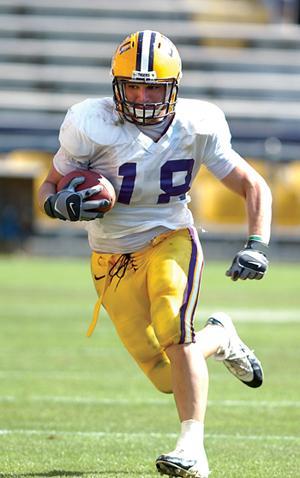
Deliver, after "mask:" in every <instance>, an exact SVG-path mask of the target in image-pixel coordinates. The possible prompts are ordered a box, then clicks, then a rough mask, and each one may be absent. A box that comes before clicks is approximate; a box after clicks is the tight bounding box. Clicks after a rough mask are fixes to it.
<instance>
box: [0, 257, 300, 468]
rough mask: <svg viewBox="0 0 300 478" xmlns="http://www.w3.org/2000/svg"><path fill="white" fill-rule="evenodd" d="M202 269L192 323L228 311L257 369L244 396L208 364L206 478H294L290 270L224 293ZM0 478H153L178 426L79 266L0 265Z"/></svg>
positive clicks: (295, 343) (298, 386) (295, 357)
mask: <svg viewBox="0 0 300 478" xmlns="http://www.w3.org/2000/svg"><path fill="white" fill-rule="evenodd" d="M226 265H227V264H215V263H208V264H207V266H206V270H205V273H204V278H203V285H202V293H201V299H200V303H199V310H198V316H197V326H198V328H200V327H201V324H203V322H204V320H205V318H206V317H207V314H208V313H209V312H212V311H214V310H225V311H227V312H230V313H231V314H232V316H233V318H234V319H235V321H236V325H237V328H238V331H239V333H240V335H241V336H242V337H243V338H244V340H245V341H246V342H247V343H248V344H249V345H250V346H251V347H253V348H255V350H256V353H257V355H258V356H259V357H260V358H261V360H262V362H263V364H264V369H265V384H264V386H263V387H262V388H261V389H258V390H253V389H250V388H248V387H245V386H244V385H242V384H241V383H240V382H238V381H237V380H236V379H235V378H234V377H232V375H231V374H230V373H229V372H228V371H227V370H226V369H225V367H224V366H223V365H222V364H221V363H216V362H214V361H213V360H211V361H209V370H210V377H211V379H210V393H209V407H208V412H207V422H206V449H207V453H208V456H209V462H210V466H211V469H212V474H211V477H212V478H225V477H226V478H241V477H243V478H275V477H278V478H296V477H300V453H299V450H300V397H299V394H300V383H299V363H300V349H299V337H300V285H299V284H300V265H283V264H281V265H280V264H278V265H272V266H271V268H270V271H269V273H268V275H267V276H266V278H265V279H263V281H261V282H258V281H253V282H250V281H248V282H240V283H233V282H232V281H230V280H229V279H228V278H226V277H225V276H224V271H225V269H226ZM0 271H1V273H0V304H1V307H0V323H1V334H0V358H1V362H0V363H1V365H0V378H1V382H0V383H1V389H0V407H1V414H0V420H1V425H0V478H13V477H16V478H18V477H82V478H89V477H99V478H100V477H107V478H113V477H128V478H129V477H141V478H143V477H144V478H146V477H147V478H148V477H149V478H150V477H153V478H154V477H155V476H159V475H158V474H157V473H156V471H155V467H154V461H155V458H156V456H157V455H158V454H160V453H162V452H166V451H169V450H170V449H172V447H173V445H174V443H175V440H176V436H177V433H178V431H179V425H178V421H177V415H176V411H175V406H174V404H173V399H172V396H165V395H163V394H160V393H159V392H157V391H156V390H155V389H153V388H152V386H151V384H150V383H148V381H147V379H146V378H145V377H144V376H143V375H142V374H141V372H140V371H139V369H138V368H137V366H136V365H135V363H133V362H132V360H131V359H130V358H129V356H128V355H127V352H126V351H125V350H124V349H123V348H122V346H121V344H120V343H119V340H118V338H117V337H116V335H115V332H114V330H113V329H112V327H111V325H110V322H109V320H108V318H107V317H106V316H105V314H104V313H103V311H102V314H101V318H100V320H99V323H98V326H97V328H96V331H95V332H94V335H93V336H92V337H91V338H89V339H88V338H86V337H85V332H86V329H87V326H88V324H89V321H90V319H91V315H92V310H93V304H94V301H95V299H96V295H95V292H94V290H93V286H92V283H91V279H90V276H89V263H88V260H83V259H82V260H70V261H67V260H61V259H32V258H26V257H7V258H6V257H2V258H0Z"/></svg>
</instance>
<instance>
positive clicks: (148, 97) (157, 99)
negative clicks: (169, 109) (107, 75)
mask: <svg viewBox="0 0 300 478" xmlns="http://www.w3.org/2000/svg"><path fill="white" fill-rule="evenodd" d="M125 95H126V98H127V100H128V101H130V102H131V103H138V104H140V105H141V106H142V105H144V104H145V103H161V102H162V101H163V100H164V98H165V86H164V85H145V84H139V83H127V84H126V85H125Z"/></svg>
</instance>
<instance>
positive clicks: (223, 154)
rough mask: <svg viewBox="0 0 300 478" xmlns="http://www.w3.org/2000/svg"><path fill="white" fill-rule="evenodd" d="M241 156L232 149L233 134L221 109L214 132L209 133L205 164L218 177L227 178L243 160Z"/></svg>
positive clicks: (215, 122)
mask: <svg viewBox="0 0 300 478" xmlns="http://www.w3.org/2000/svg"><path fill="white" fill-rule="evenodd" d="M241 159H242V158H241V156H240V155H239V154H238V153H237V152H236V151H234V149H232V145H231V134H230V131H229V127H228V124H227V121H226V119H225V116H224V114H223V112H222V111H221V110H219V114H218V117H217V118H216V120H215V121H214V127H213V131H212V133H211V134H210V135H209V137H208V140H207V144H206V148H205V152H204V164H205V166H206V167H207V168H208V169H209V170H210V171H211V172H212V174H213V175H214V176H216V177H217V178H218V179H223V178H225V177H226V176H227V175H228V174H229V173H230V172H231V171H232V170H233V169H234V168H235V166H237V165H238V163H239V162H240V161H241Z"/></svg>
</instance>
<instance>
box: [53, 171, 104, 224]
mask: <svg viewBox="0 0 300 478" xmlns="http://www.w3.org/2000/svg"><path fill="white" fill-rule="evenodd" d="M84 181H85V178H84V177H83V176H80V177H78V178H74V179H72V181H71V182H70V183H69V184H68V185H67V186H66V187H65V188H64V189H62V190H61V191H59V192H58V193H56V194H52V195H51V196H49V197H48V198H47V199H46V201H45V204H44V210H45V212H46V214H47V215H48V216H50V217H55V218H58V219H61V220H63V221H91V220H92V219H96V218H101V217H103V215H104V213H103V212H100V211H91V210H92V209H98V208H99V207H106V206H108V201H107V199H102V200H91V201H88V200H87V199H88V198H89V197H90V196H92V195H93V194H95V193H98V192H101V191H102V189H103V186H101V185H100V184H97V185H96V186H92V187H91V188H87V189H82V190H81V191H76V187H77V186H78V185H79V184H82V183H83V182H84Z"/></svg>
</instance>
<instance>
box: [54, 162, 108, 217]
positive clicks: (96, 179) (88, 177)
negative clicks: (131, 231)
mask: <svg viewBox="0 0 300 478" xmlns="http://www.w3.org/2000/svg"><path fill="white" fill-rule="evenodd" d="M80 176H83V177H84V178H85V181H84V182H83V183H82V184H79V185H78V186H77V187H76V191H81V190H82V189H86V188H90V187H92V186H96V185H97V184H101V186H103V189H102V191H101V192H99V193H95V194H93V195H92V196H90V197H89V198H88V199H89V200H97V199H98V200H99V199H107V200H108V201H109V205H108V206H106V207H100V208H99V209H97V211H100V212H107V211H110V209H112V208H113V206H114V204H115V202H116V193H115V190H114V187H113V185H112V184H111V182H110V181H109V180H108V179H107V178H105V177H104V176H102V174H100V173H97V172H96V171H92V170H90V169H87V170H86V169H76V170H74V171H71V172H70V173H68V174H66V175H65V176H64V177H63V178H61V180H60V181H59V183H58V185H57V191H61V190H62V189H63V188H64V187H66V186H67V185H68V184H69V183H70V181H71V180H72V179H73V178H77V177H80Z"/></svg>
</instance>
